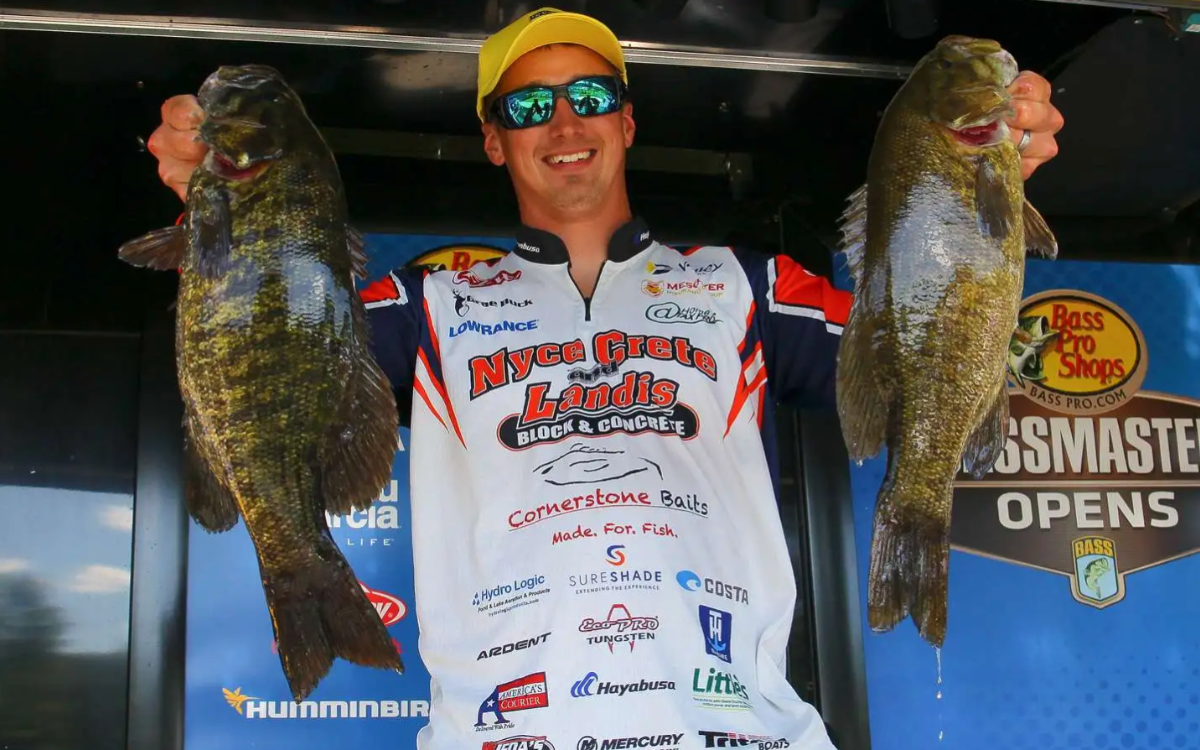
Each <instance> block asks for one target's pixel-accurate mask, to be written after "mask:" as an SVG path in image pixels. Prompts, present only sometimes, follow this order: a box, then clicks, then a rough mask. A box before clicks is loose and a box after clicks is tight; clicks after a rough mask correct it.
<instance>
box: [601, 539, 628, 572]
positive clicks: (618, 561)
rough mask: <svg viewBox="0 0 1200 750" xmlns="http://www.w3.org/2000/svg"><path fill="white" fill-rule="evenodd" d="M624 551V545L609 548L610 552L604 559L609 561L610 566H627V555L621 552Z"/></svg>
mask: <svg viewBox="0 0 1200 750" xmlns="http://www.w3.org/2000/svg"><path fill="white" fill-rule="evenodd" d="M623 549H625V545H624V544H614V545H612V546H611V547H609V548H608V552H606V553H605V555H604V558H605V559H606V560H607V561H608V564H609V565H612V566H613V567H616V568H619V567H621V566H622V565H624V564H625V553H624V552H622V551H621V550H623Z"/></svg>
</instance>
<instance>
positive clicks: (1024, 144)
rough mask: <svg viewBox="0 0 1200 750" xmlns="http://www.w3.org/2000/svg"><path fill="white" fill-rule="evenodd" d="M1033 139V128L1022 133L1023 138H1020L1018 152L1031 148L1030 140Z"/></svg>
mask: <svg viewBox="0 0 1200 750" xmlns="http://www.w3.org/2000/svg"><path fill="white" fill-rule="evenodd" d="M1032 140H1033V131H1032V130H1026V131H1025V132H1024V133H1023V134H1022V135H1021V140H1020V142H1019V143H1017V152H1018V153H1025V149H1027V148H1029V142H1030V141H1032Z"/></svg>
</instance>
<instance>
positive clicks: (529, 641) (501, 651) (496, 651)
mask: <svg viewBox="0 0 1200 750" xmlns="http://www.w3.org/2000/svg"><path fill="white" fill-rule="evenodd" d="M549 637H550V634H549V633H542V634H541V635H539V636H534V637H533V638H523V639H521V640H519V641H512V642H510V643H505V644H503V645H501V646H492V647H491V648H485V649H484V650H482V651H480V652H479V656H476V657H475V661H480V660H481V659H493V658H495V657H497V656H503V655H505V654H511V653H513V652H514V651H524V650H525V649H527V648H533V647H534V646H538V645H540V644H543V643H545V642H546V639H547V638H549Z"/></svg>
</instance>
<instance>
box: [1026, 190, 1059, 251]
mask: <svg viewBox="0 0 1200 750" xmlns="http://www.w3.org/2000/svg"><path fill="white" fill-rule="evenodd" d="M1023 222H1024V224H1025V250H1026V252H1028V253H1030V254H1032V255H1040V256H1041V257H1043V258H1049V259H1050V260H1054V259H1055V258H1057V257H1058V240H1057V239H1056V238H1055V237H1054V232H1051V231H1050V225H1049V224H1047V223H1046V220H1045V219H1043V218H1042V215H1041V214H1040V213H1038V210H1037V209H1036V208H1034V207H1033V205H1032V204H1031V203H1030V202H1029V200H1028V199H1026V201H1025V208H1024V212H1023Z"/></svg>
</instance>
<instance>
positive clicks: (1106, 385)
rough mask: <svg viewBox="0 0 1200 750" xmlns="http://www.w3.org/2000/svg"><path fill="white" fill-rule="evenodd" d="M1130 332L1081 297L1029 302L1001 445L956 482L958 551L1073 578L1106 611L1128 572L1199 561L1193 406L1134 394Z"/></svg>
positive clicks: (1012, 363) (1133, 336)
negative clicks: (981, 471)
mask: <svg viewBox="0 0 1200 750" xmlns="http://www.w3.org/2000/svg"><path fill="white" fill-rule="evenodd" d="M1148 364H1149V357H1148V353H1147V351H1146V342H1145V339H1144V338H1143V336H1142V332H1141V330H1140V329H1138V327H1137V324H1136V323H1135V322H1134V321H1133V320H1132V319H1131V318H1130V317H1129V316H1128V315H1127V314H1126V313H1125V311H1124V310H1122V309H1121V308H1119V307H1117V306H1116V305H1114V304H1113V303H1112V302H1109V301H1108V300H1105V299H1102V298H1100V297H1096V296H1094V295H1091V294H1087V293H1085V292H1080V291H1076V290H1052V291H1048V292H1043V293H1041V294H1038V295H1035V296H1033V297H1030V298H1028V299H1026V300H1025V301H1024V302H1023V303H1022V306H1021V316H1020V320H1019V326H1018V328H1017V330H1016V332H1015V333H1014V334H1013V338H1012V344H1011V346H1010V348H1009V358H1008V369H1009V373H1008V376H1009V381H1010V383H1012V384H1013V386H1014V387H1012V388H1010V389H1009V399H1010V414H1009V421H1008V442H1007V444H1006V446H1005V450H1004V452H1003V453H1002V454H1001V456H1000V458H999V460H998V461H997V462H996V465H995V466H994V467H993V469H992V471H991V473H989V474H988V476H987V477H986V478H985V479H983V480H979V481H975V480H973V479H972V478H971V477H970V476H969V475H968V474H966V472H962V473H960V475H959V477H958V479H957V481H956V482H955V491H954V511H953V524H952V528H951V542H952V545H953V546H954V548H956V549H959V550H962V551H964V552H970V553H974V554H978V555H983V556H987V557H996V558H999V559H1002V560H1006V561H1009V562H1014V563H1018V564H1021V565H1028V566H1030V567H1035V568H1040V569H1042V570H1046V571H1050V572H1053V573H1059V574H1061V575H1065V576H1067V577H1069V578H1070V581H1071V591H1072V593H1073V595H1074V597H1075V599H1076V600H1077V601H1079V602H1081V603H1083V604H1087V605H1090V606H1093V607H1098V608H1103V607H1108V606H1110V605H1113V604H1116V603H1117V602H1119V601H1121V600H1122V599H1123V598H1124V597H1125V585H1126V582H1125V579H1126V577H1127V576H1129V575H1131V574H1133V573H1136V572H1138V571H1139V570H1145V569H1146V568H1150V567H1153V566H1155V565H1161V564H1163V563H1165V562H1169V561H1171V560H1175V559H1178V558H1180V557H1183V556H1185V555H1190V554H1194V553H1196V552H1200V445H1198V442H1200V401H1196V400H1193V399H1188V398H1183V397H1180V396H1172V395H1167V394H1163V393H1153V392H1149V391H1140V390H1139V387H1140V386H1141V384H1142V382H1143V380H1145V377H1146V369H1147V366H1148Z"/></svg>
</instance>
